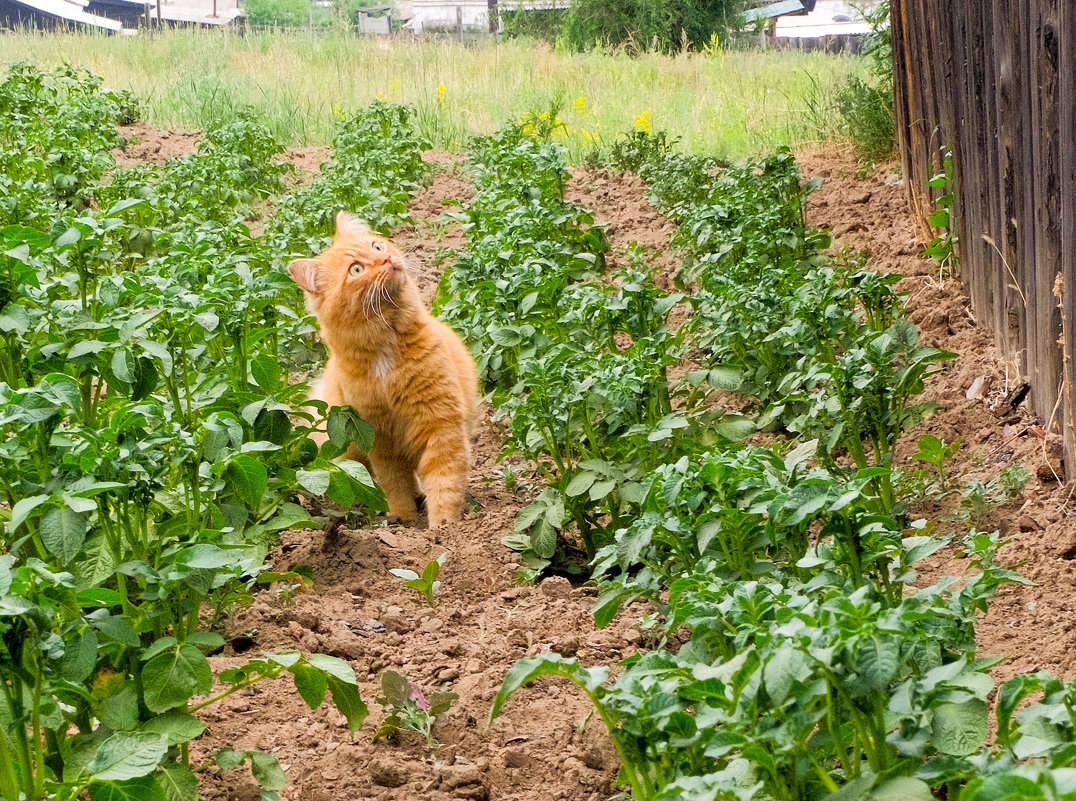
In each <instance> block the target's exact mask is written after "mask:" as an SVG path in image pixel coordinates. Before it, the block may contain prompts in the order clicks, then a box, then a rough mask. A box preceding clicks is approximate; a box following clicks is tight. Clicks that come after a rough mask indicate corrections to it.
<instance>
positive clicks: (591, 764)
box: [583, 748, 605, 770]
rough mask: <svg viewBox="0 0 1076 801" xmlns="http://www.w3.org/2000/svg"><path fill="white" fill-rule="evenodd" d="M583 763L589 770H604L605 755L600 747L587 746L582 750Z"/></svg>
mask: <svg viewBox="0 0 1076 801" xmlns="http://www.w3.org/2000/svg"><path fill="white" fill-rule="evenodd" d="M583 764H584V765H586V766H587V767H588V768H590V769H591V770H604V769H605V755H604V754H603V753H602V751H601V749H600V748H588V749H587V750H586V751H584V752H583Z"/></svg>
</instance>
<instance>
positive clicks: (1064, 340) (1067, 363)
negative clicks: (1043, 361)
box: [1044, 273, 1076, 503]
mask: <svg viewBox="0 0 1076 801" xmlns="http://www.w3.org/2000/svg"><path fill="white" fill-rule="evenodd" d="M1054 297H1055V298H1057V308H1058V310H1059V311H1060V312H1061V336H1060V338H1059V339H1058V340H1057V344H1058V345H1060V346H1061V367H1062V374H1061V390H1059V391H1058V393H1057V396H1058V397H1057V399H1058V402H1060V401H1061V396H1062V393H1064V397H1065V402H1066V404H1067V406H1068V420H1067V421H1066V422H1067V423H1068V432H1069V436H1073V435H1074V433H1076V422H1074V420H1073V410H1072V381H1070V380H1069V376H1070V375H1071V369H1072V348H1071V346H1070V345H1069V335H1068V320H1067V319H1066V317H1065V276H1064V275H1062V274H1061V273H1058V274H1057V277H1056V278H1055V279H1054ZM1054 407H1055V408H1056V407H1057V404H1054ZM1044 447H1045V443H1044ZM1050 469H1051V470H1053V467H1051V468H1050ZM1071 471H1072V466H1071V465H1070V466H1069V472H1071ZM1054 475H1057V474H1056V473H1055V474H1054ZM1073 490H1076V482H1074V483H1073V485H1072V487H1070V488H1069V494H1068V497H1066V498H1065V502H1066V503H1068V502H1069V501H1071V500H1072V493H1073Z"/></svg>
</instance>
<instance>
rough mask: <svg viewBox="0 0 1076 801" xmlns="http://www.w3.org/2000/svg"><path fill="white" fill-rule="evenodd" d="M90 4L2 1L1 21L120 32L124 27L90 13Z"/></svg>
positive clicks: (83, 0) (82, 0)
mask: <svg viewBox="0 0 1076 801" xmlns="http://www.w3.org/2000/svg"><path fill="white" fill-rule="evenodd" d="M88 3H89V0H0V20H8V21H10V20H16V21H22V20H29V21H37V22H44V23H48V22H74V23H77V24H80V25H92V26H93V27H95V28H103V29H104V30H107V31H111V32H113V33H117V32H119V30H120V29H121V28H122V27H123V26H122V25H121V24H120V23H119V22H117V21H116V20H114V19H108V18H107V17H101V16H98V15H96V14H90V13H88V12H87V11H86V5H87V4H88Z"/></svg>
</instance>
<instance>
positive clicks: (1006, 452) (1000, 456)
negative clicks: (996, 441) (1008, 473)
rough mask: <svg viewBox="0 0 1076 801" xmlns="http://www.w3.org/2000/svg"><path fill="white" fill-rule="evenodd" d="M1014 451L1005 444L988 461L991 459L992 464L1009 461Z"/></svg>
mask: <svg viewBox="0 0 1076 801" xmlns="http://www.w3.org/2000/svg"><path fill="white" fill-rule="evenodd" d="M1015 453H1016V451H1015V450H1014V449H1013V448H1012V447H1010V446H1008V445H1006V446H1005V447H1004V448H1002V449H1001V450H999V451H998V452H997V453H995V454H994V458H993V459H991V460H990V461H992V462H993V463H994V464H1004V463H1005V462H1008V461H1010V460H1011V459H1012V457H1013V455H1014V454H1015Z"/></svg>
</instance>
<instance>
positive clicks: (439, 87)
mask: <svg viewBox="0 0 1076 801" xmlns="http://www.w3.org/2000/svg"><path fill="white" fill-rule="evenodd" d="M437 94H439V95H440V96H441V97H444V96H445V83H444V81H441V83H439V84H438V85H437Z"/></svg>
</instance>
